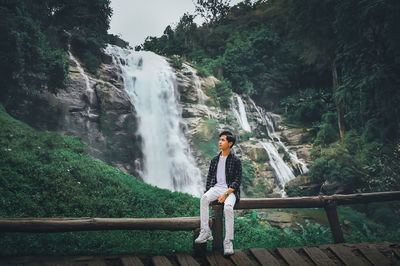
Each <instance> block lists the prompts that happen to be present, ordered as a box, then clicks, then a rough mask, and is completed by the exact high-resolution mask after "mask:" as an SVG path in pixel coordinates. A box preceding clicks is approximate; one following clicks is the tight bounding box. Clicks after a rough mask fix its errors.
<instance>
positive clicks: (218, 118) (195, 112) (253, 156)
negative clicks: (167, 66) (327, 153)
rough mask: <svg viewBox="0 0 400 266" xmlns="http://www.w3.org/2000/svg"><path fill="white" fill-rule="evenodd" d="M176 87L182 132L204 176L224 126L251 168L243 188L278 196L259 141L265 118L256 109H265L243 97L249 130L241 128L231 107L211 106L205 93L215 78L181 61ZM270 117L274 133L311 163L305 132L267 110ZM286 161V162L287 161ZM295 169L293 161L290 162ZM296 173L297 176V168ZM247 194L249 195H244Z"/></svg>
mask: <svg viewBox="0 0 400 266" xmlns="http://www.w3.org/2000/svg"><path fill="white" fill-rule="evenodd" d="M176 76H177V88H178V90H179V92H180V96H181V104H182V109H183V112H182V115H183V120H184V122H185V123H186V125H187V128H186V132H185V133H186V135H187V137H188V139H189V140H190V143H191V147H192V152H193V154H194V156H195V158H196V161H197V163H198V166H199V167H200V169H201V170H202V172H203V176H204V178H205V176H206V174H207V171H208V166H209V160H210V158H211V157H212V156H215V155H216V154H217V152H218V148H217V139H218V132H221V131H222V130H224V129H228V130H231V131H233V132H234V133H235V134H236V135H237V136H238V139H239V140H238V144H237V145H236V146H235V147H234V149H233V150H234V152H235V153H236V154H237V155H238V156H239V157H240V158H241V159H242V161H248V162H249V163H250V164H252V165H253V167H254V169H255V179H254V180H253V184H252V185H251V186H249V187H248V188H247V189H246V191H248V193H249V194H250V193H251V196H255V197H257V196H261V197H264V196H280V195H279V194H277V193H276V190H275V188H276V187H277V185H278V182H277V180H276V174H275V172H274V169H273V167H271V165H270V163H269V159H270V158H269V156H268V154H267V152H266V150H265V148H264V147H263V145H262V144H261V143H262V141H264V140H265V139H266V138H268V136H267V130H266V128H265V121H263V119H262V118H261V117H260V112H261V113H263V114H266V113H267V112H266V111H265V110H263V109H262V108H260V107H257V109H258V110H257V109H256V107H255V106H253V104H252V103H251V102H250V100H249V99H247V100H246V99H244V102H245V107H246V113H247V119H248V121H249V124H250V127H251V128H252V129H253V130H252V132H251V133H249V132H246V131H245V130H243V128H241V126H240V125H239V123H238V121H237V119H236V118H235V117H234V114H233V110H232V109H225V110H223V109H220V108H217V107H216V106H215V103H214V102H213V99H211V98H210V97H209V96H207V95H206V92H207V91H208V88H209V87H214V86H215V84H216V83H217V82H218V80H217V79H215V78H214V77H212V76H210V77H207V78H199V77H198V76H197V74H196V70H195V69H194V68H193V67H191V66H190V65H188V64H183V65H182V68H181V69H177V70H176ZM269 116H270V117H272V120H273V124H274V127H275V131H276V132H275V133H276V136H277V137H278V138H279V139H280V140H281V141H282V142H283V143H284V144H285V145H286V147H288V149H289V150H290V151H292V152H295V153H296V154H297V156H298V157H299V159H300V160H302V161H303V162H305V163H306V164H307V165H310V164H311V163H312V161H311V158H310V149H311V148H312V146H311V144H308V143H303V140H304V139H305V138H306V137H307V136H308V134H309V133H308V132H307V131H306V130H305V129H302V128H288V127H287V126H284V124H283V118H282V117H281V116H279V115H277V114H272V113H269ZM280 156H281V157H284V156H285V151H283V150H281V151H280ZM289 165H290V163H289ZM292 168H293V169H294V170H295V172H296V165H292ZM297 175H298V176H299V178H300V176H301V175H300V174H299V172H297ZM244 194H246V193H244ZM244 196H249V195H244Z"/></svg>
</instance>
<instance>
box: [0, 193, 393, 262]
mask: <svg viewBox="0 0 400 266" xmlns="http://www.w3.org/2000/svg"><path fill="white" fill-rule="evenodd" d="M394 200H400V191H391V192H376V193H361V194H350V195H333V196H317V197H293V198H262V199H260V198H252V199H242V200H240V202H239V203H238V204H236V206H235V209H266V208H324V209H325V211H326V214H327V217H328V220H329V225H330V228H331V232H332V236H333V240H334V242H335V243H342V242H344V237H343V233H342V230H341V228H340V223H339V219H338V215H337V211H336V206H338V205H348V204H357V203H371V202H381V201H394ZM212 213H213V214H212V218H210V226H211V228H212V231H213V237H214V240H213V250H221V249H222V240H223V238H222V235H223V220H222V216H223V206H222V205H218V204H214V205H212ZM199 227H200V218H199V217H177V218H1V217H0V232H36V233H50V232H72V231H93V230H168V231H193V232H194V234H193V239H195V238H196V237H197V236H198V234H199V231H200V229H199ZM205 247H206V245H205V244H200V245H197V244H193V248H194V252H195V254H197V255H201V254H204V252H205Z"/></svg>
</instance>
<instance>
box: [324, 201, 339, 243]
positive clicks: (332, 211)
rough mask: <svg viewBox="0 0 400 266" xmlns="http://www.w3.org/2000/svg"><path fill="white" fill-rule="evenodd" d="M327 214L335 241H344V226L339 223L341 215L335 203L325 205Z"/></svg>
mask: <svg viewBox="0 0 400 266" xmlns="http://www.w3.org/2000/svg"><path fill="white" fill-rule="evenodd" d="M324 209H325V212H326V216H327V217H328V221H329V225H330V227H331V232H332V236H333V241H334V242H335V243H344V236H343V232H342V228H341V227H340V223H339V216H338V214H337V211H336V205H335V203H331V202H330V203H328V204H327V205H326V206H325V207H324Z"/></svg>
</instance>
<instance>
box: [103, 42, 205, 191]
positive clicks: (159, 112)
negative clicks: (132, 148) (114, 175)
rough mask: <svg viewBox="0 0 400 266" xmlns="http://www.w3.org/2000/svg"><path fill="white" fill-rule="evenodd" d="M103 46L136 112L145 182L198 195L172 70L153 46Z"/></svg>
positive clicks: (195, 170)
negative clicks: (118, 70)
mask: <svg viewBox="0 0 400 266" xmlns="http://www.w3.org/2000/svg"><path fill="white" fill-rule="evenodd" d="M106 52H107V53H108V54H109V55H111V56H112V58H113V63H114V64H116V65H118V66H119V67H120V68H121V70H122V73H123V80H124V88H125V91H126V92H127V93H128V94H129V96H130V97H131V100H132V103H133V105H134V107H135V110H136V116H137V118H138V121H139V122H138V133H139V134H140V136H141V137H142V151H143V154H144V158H143V161H144V169H143V176H142V178H143V180H144V181H145V182H146V183H149V184H152V185H155V186H158V187H161V188H167V189H170V190H172V191H181V192H186V193H190V194H192V195H195V196H200V195H201V194H202V192H203V190H204V188H203V186H202V182H201V172H200V169H199V168H197V166H196V163H195V160H194V158H193V156H192V155H191V153H190V148H189V144H188V142H187V140H186V138H185V136H184V134H183V129H182V126H181V125H182V117H181V108H180V106H179V104H178V97H179V95H178V92H177V90H176V86H175V74H174V72H173V71H172V69H171V67H170V66H169V64H168V62H167V61H166V60H165V59H164V58H163V57H161V56H158V55H156V54H155V53H153V52H147V51H141V52H133V51H129V50H126V49H122V48H119V47H117V46H112V45H109V46H108V47H107V48H106Z"/></svg>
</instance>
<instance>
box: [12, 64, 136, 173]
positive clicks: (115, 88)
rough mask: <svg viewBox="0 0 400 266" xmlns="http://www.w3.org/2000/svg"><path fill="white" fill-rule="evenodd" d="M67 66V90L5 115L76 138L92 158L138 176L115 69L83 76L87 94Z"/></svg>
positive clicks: (75, 69) (128, 109) (129, 114)
mask: <svg viewBox="0 0 400 266" xmlns="http://www.w3.org/2000/svg"><path fill="white" fill-rule="evenodd" d="M69 63H70V67H69V80H68V84H67V87H66V89H65V90H60V91H59V92H58V93H57V94H56V95H54V94H50V93H44V94H40V95H38V96H36V97H32V98H30V99H26V100H24V101H23V102H20V103H18V104H17V105H14V106H12V107H10V108H9V109H10V110H9V112H10V113H11V114H12V115H14V116H15V117H17V118H18V119H20V120H23V121H24V122H26V123H28V124H29V125H31V126H32V127H34V128H37V129H41V130H52V131H57V132H60V133H62V134H66V135H71V136H75V137H78V138H79V139H81V140H82V141H83V142H84V143H86V144H87V150H86V153H87V154H89V155H90V156H92V157H94V158H97V159H99V160H101V161H104V162H106V163H108V164H110V165H113V166H115V167H118V168H120V169H121V170H123V171H125V172H127V173H130V174H133V175H135V176H138V173H140V169H141V158H142V155H141V149H140V138H139V137H138V136H137V134H136V125H137V121H136V117H135V114H134V113H135V112H134V106H133V105H132V103H131V101H130V98H129V96H128V95H127V93H126V92H125V91H124V90H123V80H122V78H121V75H120V71H119V69H117V67H116V66H113V65H103V66H102V67H101V69H100V70H99V73H98V78H96V77H93V76H91V75H87V74H86V73H84V75H87V77H88V82H89V86H90V88H91V90H88V88H87V84H86V80H85V77H84V75H83V74H82V73H81V72H80V71H79V67H80V66H79V65H77V61H76V59H75V60H72V59H71V58H70V62H69ZM78 64H79V63H78Z"/></svg>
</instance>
